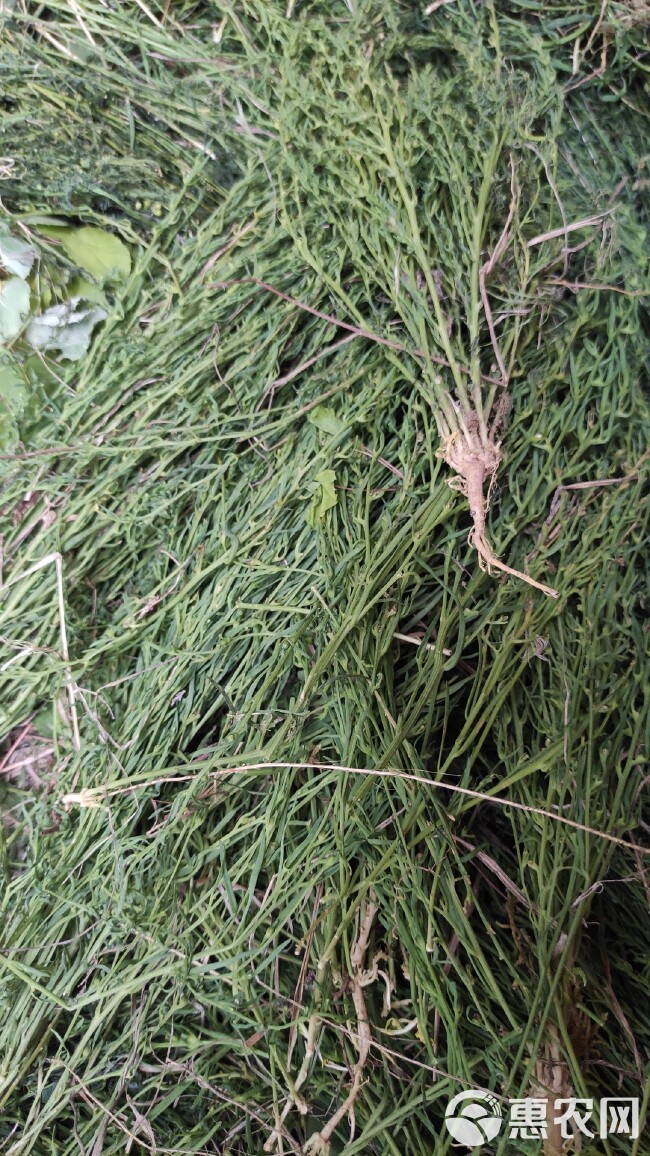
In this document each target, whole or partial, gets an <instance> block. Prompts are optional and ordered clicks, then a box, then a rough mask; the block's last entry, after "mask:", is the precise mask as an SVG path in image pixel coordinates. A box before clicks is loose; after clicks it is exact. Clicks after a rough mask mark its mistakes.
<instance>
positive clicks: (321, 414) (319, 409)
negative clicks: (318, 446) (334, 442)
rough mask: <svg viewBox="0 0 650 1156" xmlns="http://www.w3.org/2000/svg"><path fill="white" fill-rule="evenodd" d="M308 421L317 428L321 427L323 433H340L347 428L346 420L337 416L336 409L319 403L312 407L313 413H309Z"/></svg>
mask: <svg viewBox="0 0 650 1156" xmlns="http://www.w3.org/2000/svg"><path fill="white" fill-rule="evenodd" d="M307 421H308V422H310V423H311V425H315V426H316V429H320V430H322V431H323V433H328V434H338V433H341V430H344V429H345V422H343V421H341V419H340V418H339V417H337V416H336V414H335V412H334V410H333V409H332V407H331V406H329V405H317V406H315V408H314V409H312V411H311V413H309V414H308V415H307Z"/></svg>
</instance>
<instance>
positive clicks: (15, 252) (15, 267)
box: [0, 234, 36, 280]
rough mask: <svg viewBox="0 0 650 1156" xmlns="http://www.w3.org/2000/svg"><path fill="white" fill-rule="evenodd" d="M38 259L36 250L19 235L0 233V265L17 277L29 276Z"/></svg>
mask: <svg viewBox="0 0 650 1156" xmlns="http://www.w3.org/2000/svg"><path fill="white" fill-rule="evenodd" d="M35 259H36V250H35V249H34V248H33V247H32V246H31V245H29V244H28V243H27V241H21V240H20V238H19V237H11V236H9V235H8V234H7V235H5V236H2V235H0V265H2V266H3V267H4V268H5V269H6V270H7V272H8V273H15V274H16V276H17V277H22V278H23V280H24V279H25V277H29V274H30V272H31V268H32V265H33V264H34V261H35Z"/></svg>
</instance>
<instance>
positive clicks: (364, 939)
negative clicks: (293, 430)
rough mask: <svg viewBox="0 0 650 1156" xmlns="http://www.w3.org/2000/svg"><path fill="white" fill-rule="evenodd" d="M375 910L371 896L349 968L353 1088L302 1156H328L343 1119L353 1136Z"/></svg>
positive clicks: (364, 1052) (366, 1037)
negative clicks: (355, 1053) (353, 1024)
mask: <svg viewBox="0 0 650 1156" xmlns="http://www.w3.org/2000/svg"><path fill="white" fill-rule="evenodd" d="M377 911H378V906H377V903H376V902H375V899H374V896H372V895H371V896H370V898H369V899H368V900H367V902H366V905H365V912H364V913H363V915H362V917H361V926H360V928H359V934H358V936H357V941H356V943H355V945H354V947H353V948H352V953H351V956H350V962H351V964H352V975H351V976H350V993H351V995H352V1002H353V1004H354V1010H355V1013H356V1017H357V1035H356V1038H355V1046H356V1048H357V1051H358V1053H359V1058H358V1060H357V1062H356V1064H355V1065H354V1067H353V1069H352V1084H351V1087H350V1091H349V1092H348V1095H347V1097H346V1099H345V1100H344V1102H343V1103H342V1104H341V1106H340V1108H338V1110H337V1111H336V1112H335V1113H334V1115H333V1116H332V1117H331V1118H330V1119H329V1120H328V1121H327V1124H326V1125H325V1127H324V1128H321V1130H320V1132H316V1133H315V1135H313V1136H310V1138H309V1140H308V1141H307V1143H306V1144H305V1146H304V1148H303V1153H304V1156H329V1151H330V1139H331V1136H332V1133H333V1132H334V1130H335V1129H336V1128H337V1127H338V1125H339V1124H340V1122H341V1120H342V1119H343V1118H344V1117H345V1116H349V1117H350V1126H351V1130H352V1135H353V1136H354V1104H355V1101H356V1099H357V1096H358V1095H359V1092H360V1091H361V1081H362V1078H363V1069H364V1067H365V1065H366V1060H367V1059H368V1053H369V1051H370V1048H371V1047H372V1033H371V1031H370V1024H369V1022H368V1015H367V1012H366V1001H365V997H364V994H363V989H364V987H365V986H366V985H367V984H368V983H369V982H371V981H372V980H373V979H374V978H375V973H374V972H366V971H365V962H366V952H367V950H368V939H369V938H370V932H371V930H372V925H373V922H374V919H375V915H376V914H377Z"/></svg>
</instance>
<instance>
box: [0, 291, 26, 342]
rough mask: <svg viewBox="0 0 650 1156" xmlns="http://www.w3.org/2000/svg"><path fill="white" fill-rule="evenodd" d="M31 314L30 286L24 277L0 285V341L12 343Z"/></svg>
mask: <svg viewBox="0 0 650 1156" xmlns="http://www.w3.org/2000/svg"><path fill="white" fill-rule="evenodd" d="M28 313H29V285H27V284H26V282H25V281H23V279H22V277H10V278H9V280H8V281H4V282H1V283H0V341H12V340H13V338H14V337H16V335H17V334H18V333H20V329H21V326H22V323H23V319H24V318H25V317H26V316H27V314H28Z"/></svg>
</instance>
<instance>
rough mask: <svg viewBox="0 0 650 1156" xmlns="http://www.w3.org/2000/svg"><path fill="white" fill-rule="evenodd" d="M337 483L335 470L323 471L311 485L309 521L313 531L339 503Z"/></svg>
mask: <svg viewBox="0 0 650 1156" xmlns="http://www.w3.org/2000/svg"><path fill="white" fill-rule="evenodd" d="M335 481H336V474H335V472H334V470H321V471H320V473H319V474H316V477H315V479H314V481H313V482H312V483H311V486H310V489H311V490H312V495H313V496H312V499H311V505H310V507H309V509H308V510H307V521H308V522H309V525H310V526H311V527H312V529H314V530H315V529H316V526H317V525H318V523H319V521H320V519H321V518H322V517H323V516H324V515H325V514H326V513H327V511H328V510H331V509H332V508H333V506H335V505H336V504H337V502H338V497H337V495H336V490H335V489H334V482H335Z"/></svg>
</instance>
